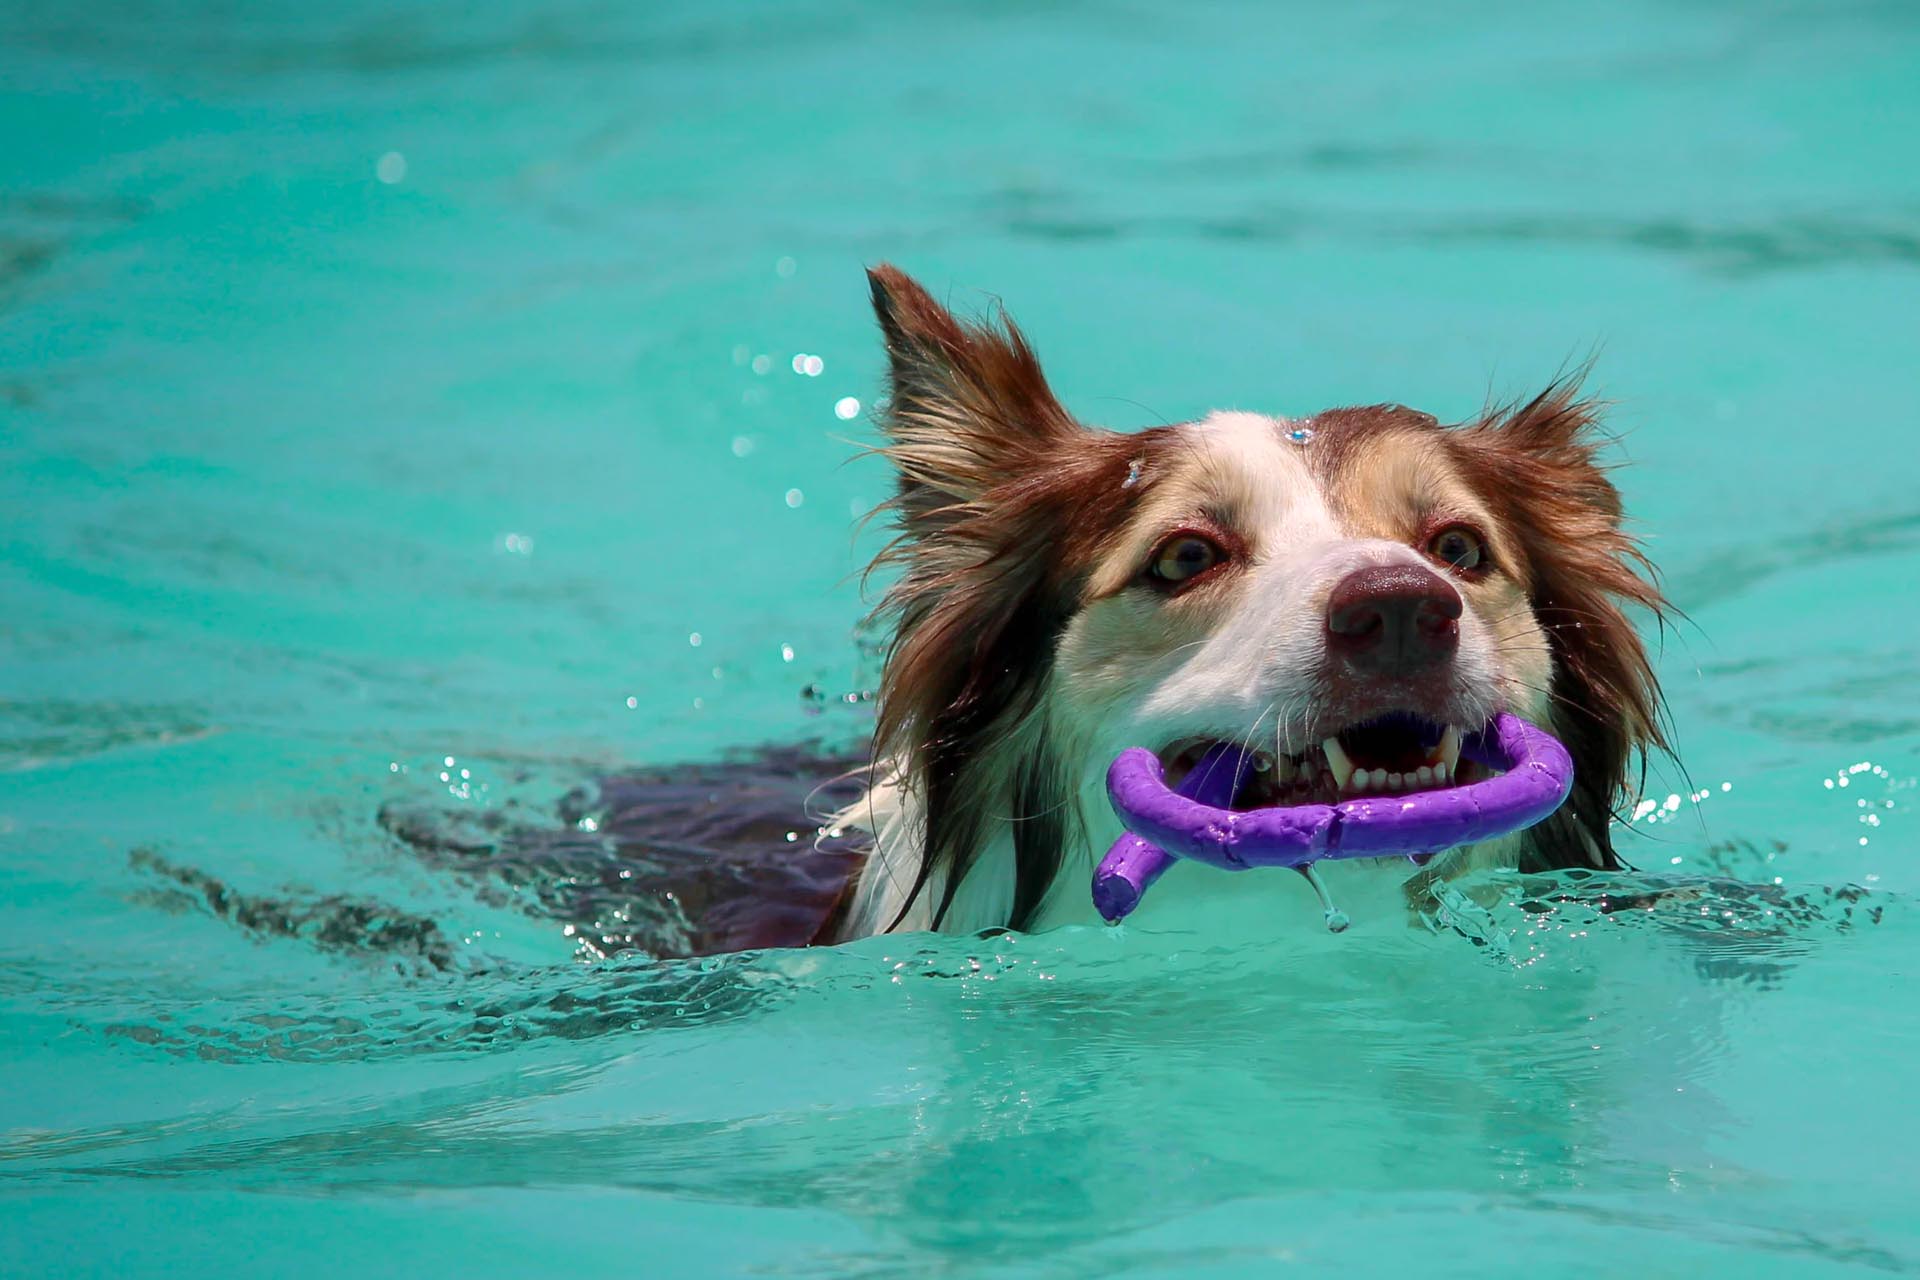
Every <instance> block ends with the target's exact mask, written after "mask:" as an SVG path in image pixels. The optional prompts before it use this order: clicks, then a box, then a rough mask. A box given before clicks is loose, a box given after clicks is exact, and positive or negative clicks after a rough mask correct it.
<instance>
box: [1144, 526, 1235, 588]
mask: <svg viewBox="0 0 1920 1280" xmlns="http://www.w3.org/2000/svg"><path fill="white" fill-rule="evenodd" d="M1226 558H1227V553H1226V552H1224V551H1222V550H1221V549H1220V548H1219V546H1218V545H1217V544H1215V543H1213V542H1211V541H1209V540H1208V539H1206V538H1203V537H1201V536H1200V535H1199V534H1197V533H1182V534H1176V535H1175V536H1173V537H1171V538H1168V539H1167V540H1166V541H1165V542H1163V543H1161V544H1160V549H1159V550H1157V551H1155V552H1154V553H1153V562H1152V563H1151V564H1149V565H1148V566H1147V576H1148V577H1150V578H1152V579H1154V580H1155V581H1156V582H1165V583H1180V582H1188V581H1191V580H1192V579H1194V578H1197V577H1199V576H1200V575H1201V574H1203V573H1205V572H1206V571H1207V570H1209V569H1211V568H1213V567H1214V566H1215V565H1218V564H1221V563H1223V562H1224V561H1225V560H1226Z"/></svg>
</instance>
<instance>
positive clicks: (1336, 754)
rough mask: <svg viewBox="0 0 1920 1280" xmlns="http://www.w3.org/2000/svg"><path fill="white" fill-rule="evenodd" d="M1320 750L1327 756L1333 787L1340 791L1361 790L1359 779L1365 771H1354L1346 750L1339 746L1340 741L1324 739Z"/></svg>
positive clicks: (1361, 785)
mask: <svg viewBox="0 0 1920 1280" xmlns="http://www.w3.org/2000/svg"><path fill="white" fill-rule="evenodd" d="M1320 750H1322V751H1324V752H1325V753H1326V755H1327V768H1328V769H1330V770H1331V771H1332V772H1333V785H1334V786H1336V787H1338V788H1339V789H1340V790H1342V791H1348V790H1353V791H1358V790H1361V789H1362V787H1363V784H1362V783H1361V782H1360V777H1361V776H1362V775H1364V774H1365V773H1366V770H1364V769H1358V770H1356V769H1355V768H1354V767H1353V760H1352V759H1351V758H1350V757H1349V756H1348V755H1347V751H1346V748H1345V747H1342V746H1341V745H1340V739H1338V738H1328V739H1326V740H1325V741H1324V742H1322V743H1321V744H1320Z"/></svg>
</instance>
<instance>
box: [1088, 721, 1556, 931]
mask: <svg viewBox="0 0 1920 1280" xmlns="http://www.w3.org/2000/svg"><path fill="white" fill-rule="evenodd" d="M1461 754H1462V755H1464V756H1465V757H1467V758H1468V759H1471V760H1473V761H1475V762H1477V763H1479V764H1481V765H1484V766H1486V767H1487V768H1490V769H1497V770H1500V773H1499V775H1498V776H1497V777H1492V778H1488V779H1486V780H1484V781H1481V782H1473V783H1467V784H1465V785H1462V786H1456V787H1445V788H1441V789H1439V790H1434V791H1417V792H1412V793H1409V794H1406V795H1391V796H1362V797H1360V798H1358V799H1354V800H1345V801H1342V802H1341V803H1339V804H1331V805H1329V804H1303V805H1281V806H1275V807H1272V808H1264V809H1229V808H1227V807H1226V806H1227V804H1228V803H1229V802H1230V801H1231V800H1232V798H1233V795H1234V793H1235V792H1236V791H1237V790H1238V789H1239V784H1240V780H1241V779H1242V778H1243V777H1244V776H1245V774H1246V771H1247V770H1248V768H1249V767H1250V766H1249V762H1248V758H1247V753H1245V752H1243V751H1241V750H1240V749H1239V748H1236V747H1232V746H1229V745H1227V744H1225V743H1221V744H1218V745H1216V746H1214V747H1211V748H1209V749H1208V751H1207V753H1206V754H1205V755H1203V756H1202V757H1201V758H1200V760H1199V761H1198V762H1197V763H1196V764H1195V765H1194V767H1193V769H1192V771H1191V772H1189V773H1188V774H1187V776H1186V777H1185V778H1184V779H1182V780H1181V783H1180V786H1179V787H1178V788H1177V789H1169V788H1168V787H1167V783H1166V776H1165V771H1164V769H1163V768H1162V767H1161V764H1160V761H1159V758H1158V757H1156V756H1155V755H1154V754H1153V753H1152V752H1151V751H1147V750H1145V749H1143V748H1140V747H1133V748H1130V749H1128V750H1126V751H1123V752H1121V753H1120V757H1119V758H1118V759H1117V760H1115V761H1114V762H1113V767H1112V768H1110V769H1108V770H1107V795H1108V798H1109V799H1111V800H1112V802H1113V810H1114V812H1115V813H1117V814H1119V815H1120V821H1121V822H1123V823H1125V824H1126V827H1127V834H1126V835H1123V836H1121V837H1120V838H1119V839H1118V840H1116V841H1115V842H1114V845H1113V848H1112V849H1111V850H1109V851H1108V852H1107V856H1106V857H1105V858H1103V859H1101V861H1100V865H1099V867H1098V868H1097V869H1096V870H1095V871H1094V873H1093V905H1094V906H1095V907H1096V908H1097V909H1098V910H1099V912H1100V914H1101V915H1102V916H1103V917H1104V918H1105V919H1106V920H1107V921H1108V922H1110V923H1111V922H1116V921H1119V920H1120V919H1122V918H1124V917H1125V916H1126V915H1127V914H1128V913H1129V912H1131V911H1132V910H1133V909H1134V908H1135V907H1137V906H1139V905H1140V899H1141V898H1143V897H1145V896H1146V892H1147V890H1148V888H1150V887H1151V886H1152V884H1153V882H1154V881H1155V880H1157V879H1159V878H1160V875H1161V873H1162V872H1164V871H1165V870H1166V869H1167V868H1168V867H1169V866H1172V865H1173V860H1174V859H1175V858H1193V859H1196V860H1198V861H1200V862H1205V863H1208V864H1210V865H1212V866H1216V867H1224V868H1226V869H1227V870H1229V871H1245V870H1247V869H1248V868H1249V867H1297V868H1301V869H1303V870H1304V869H1306V868H1308V867H1309V866H1311V864H1313V863H1314V862H1317V861H1319V860H1320V859H1322V858H1379V857H1386V856H1389V855H1392V854H1406V855H1409V856H1411V855H1417V854H1423V853H1438V852H1440V851H1441V850H1442V849H1451V848H1453V847H1454V846H1455V845H1462V844H1472V843H1474V842H1476V841H1480V840H1490V839H1493V838H1494V837H1496V836H1504V835H1509V834H1511V833H1513V832H1515V831H1521V830H1524V829H1526V828H1527V827H1530V826H1532V825H1533V824H1534V823H1536V822H1539V821H1541V820H1542V819H1543V818H1545V817H1547V816H1548V815H1549V814H1551V813H1552V812H1553V811H1554V810H1555V809H1558V808H1559V807H1560V805H1561V802H1563V801H1564V800H1565V799H1566V798H1567V792H1568V791H1569V790H1570V789H1571V788H1572V786H1573V761H1572V759H1571V758H1569V757H1568V755H1567V749H1566V748H1565V747H1563V746H1561V745H1560V742H1559V740H1558V739H1556V738H1555V737H1553V736H1552V735H1551V734H1549V733H1547V732H1545V731H1544V730H1542V729H1539V728H1536V727H1535V726H1533V725H1531V724H1528V723H1527V722H1526V721H1525V720H1522V719H1520V718H1519V717H1518V716H1513V715H1506V714H1501V715H1498V716H1495V717H1494V719H1493V723H1492V725H1491V726H1490V727H1489V729H1488V730H1487V731H1484V732H1481V733H1476V734H1471V735H1469V736H1468V737H1467V738H1466V739H1465V740H1464V741H1463V742H1462V743H1461Z"/></svg>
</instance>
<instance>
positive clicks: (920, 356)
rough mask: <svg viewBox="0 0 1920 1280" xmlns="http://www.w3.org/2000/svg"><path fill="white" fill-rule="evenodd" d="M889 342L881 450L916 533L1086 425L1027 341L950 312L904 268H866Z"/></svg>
mask: <svg viewBox="0 0 1920 1280" xmlns="http://www.w3.org/2000/svg"><path fill="white" fill-rule="evenodd" d="M867 280H868V283H869V284H870V285H871V286H872V289H873V310H874V314H875V316H877V317H878V318H879V321H880V330H881V333H882V334H883V335H884V337H885V339H886V347H887V361H888V367H889V382H890V390H891V394H890V396H889V398H888V404H887V408H886V413H885V415H884V417H883V428H884V430H885V431H886V433H887V437H888V442H887V444H886V445H885V446H884V447H883V448H882V449H881V450H880V452H881V453H883V454H884V455H885V456H886V457H887V458H889V459H890V460H891V461H892V462H893V464H894V466H895V468H896V469H897V470H898V472H899V475H900V491H899V495H898V497H897V499H896V501H895V503H894V506H895V507H896V508H897V509H898V510H899V512H900V514H901V519H902V523H903V524H904V526H905V529H906V532H907V533H908V534H909V535H910V536H916V537H918V536H927V535H930V534H933V533H937V532H939V531H940V530H941V529H943V528H945V527H947V526H949V525H950V524H951V523H952V522H953V519H954V517H955V516H956V515H957V514H958V513H959V510H960V508H962V507H964V506H965V505H966V504H969V503H975V502H978V501H979V500H980V499H982V498H983V497H985V496H986V495H987V494H988V493H990V492H992V491H993V490H994V489H996V488H999V487H1000V486H1002V485H1005V484H1008V483H1011V482H1017V481H1018V480H1019V479H1021V478H1022V477H1023V476H1025V475H1028V474H1031V473H1032V472H1033V471H1034V470H1035V469H1036V468H1039V467H1043V466H1045V465H1046V464H1047V463H1048V462H1049V461H1050V460H1051V458H1052V457H1054V456H1055V455H1057V453H1058V452H1059V451H1060V449H1061V447H1062V446H1063V445H1070V444H1072V443H1073V442H1075V441H1076V440H1077V439H1078V438H1080V437H1082V436H1084V435H1085V434H1086V432H1085V430H1084V429H1083V428H1082V427H1081V426H1080V425H1079V424H1077V423H1076V422H1074V420H1073V418H1072V417H1071V416H1069V415H1068V413H1067V411H1066V410H1065V409H1063V408H1061V407H1060V403H1059V401H1057V400H1055V399H1054V397H1053V392H1052V391H1051V390H1050V389H1049V388H1048V386H1047V380H1046V378H1045V377H1044V376H1043V375H1042V374H1041V372H1040V362H1039V360H1037V359H1036V358H1035V357H1034V354H1033V350H1032V348H1030V347H1029V346H1028V345H1027V341H1026V338H1025V337H1023V336H1022V335H1021V333H1020V330H1019V329H1018V328H1017V327H1015V326H1014V324H1013V322H1012V321H1010V320H1008V319H1007V318H1006V317H1005V316H1004V314H1003V315H1002V316H1001V317H1000V323H999V325H998V326H995V325H992V324H969V323H966V322H963V321H960V320H957V319H955V318H954V316H953V314H952V313H951V312H950V311H948V310H947V309H946V308H945V307H943V306H941V305H940V304H939V303H938V302H935V301H934V300H933V298H932V296H931V295H929V294H928V293H927V291H926V290H925V289H923V288H921V287H920V285H919V284H918V283H917V282H916V281H914V280H913V279H912V278H911V277H910V276H908V275H907V274H906V273H905V272H903V271H901V270H900V269H899V268H897V267H893V266H890V265H886V264H882V265H881V266H878V267H875V268H874V269H872V270H870V271H868V272H867Z"/></svg>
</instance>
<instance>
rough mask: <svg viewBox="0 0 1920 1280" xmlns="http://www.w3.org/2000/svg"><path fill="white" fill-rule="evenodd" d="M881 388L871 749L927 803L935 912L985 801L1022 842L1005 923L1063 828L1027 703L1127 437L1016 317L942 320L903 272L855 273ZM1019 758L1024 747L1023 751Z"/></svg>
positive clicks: (1107, 520)
mask: <svg viewBox="0 0 1920 1280" xmlns="http://www.w3.org/2000/svg"><path fill="white" fill-rule="evenodd" d="M868 275H869V279H870V281H871V283H872V286H873V304H874V311H875V314H876V315H877V316H878V318H879V321H880V328H881V331H882V333H883V335H884V336H885V339H886V347H887V357H888V361H889V364H890V368H891V381H892V396H891V398H890V400H889V402H888V404H887V407H886V411H885V414H884V418H883V422H884V426H885V430H886V432H887V435H888V437H889V442H888V443H887V444H886V445H885V446H884V447H883V448H882V450H881V452H882V453H884V454H885V455H886V456H887V457H888V458H889V459H891V460H892V462H893V463H894V465H895V467H896V468H898V470H899V473H900V491H899V493H898V494H897V495H896V496H895V497H894V498H893V500H892V501H891V502H890V503H889V504H888V506H890V507H891V508H892V509H893V510H894V511H895V512H896V513H897V515H898V517H899V520H900V524H901V530H902V531H901V535H900V537H899V538H898V539H896V540H895V541H894V543H893V544H892V545H891V546H889V547H888V548H887V550H886V551H884V552H882V553H881V555H880V557H879V558H878V559H876V561H875V567H879V566H881V565H895V566H898V567H899V568H900V569H901V571H902V572H901V576H900V578H899V579H898V581H897V582H896V583H895V584H894V585H893V587H892V588H891V589H890V590H889V591H888V592H887V595H886V597H885V599H884V600H883V601H882V603H881V607H880V613H881V614H882V615H884V616H888V617H890V618H891V619H892V620H893V622H894V626H895V631H894V640H893V645H892V648H891V649H890V651H889V653H888V656H887V663H886V670H885V674H884V676H883V677H882V681H881V690H880V716H879V723H878V726H877V728H876V730H875V736H874V746H875V759H876V760H892V761H895V762H897V763H898V767H900V768H901V769H902V770H903V771H904V773H905V775H906V776H905V777H904V778H903V779H902V781H904V782H905V783H906V784H907V785H908V786H909V787H910V788H912V789H913V790H914V791H916V792H917V793H918V794H919V795H920V796H921V797H922V800H923V803H924V806H925V808H924V818H923V821H924V831H923V834H922V839H923V842H924V845H925V849H926V856H925V857H924V858H923V859H922V860H921V864H920V872H919V880H918V882H917V883H916V884H915V886H914V893H913V895H912V896H917V895H918V894H919V893H920V892H921V891H922V890H923V889H924V888H925V886H926V885H927V883H928V881H929V878H930V877H931V875H932V874H933V873H934V872H935V871H936V870H938V871H941V872H943V873H944V877H945V888H944V891H943V894H942V901H941V903H940V906H939V908H938V910H937V911H936V913H935V923H936V924H937V923H938V922H939V919H940V917H941V916H944V914H945V912H946V909H947V907H948V905H949V904H950V903H951V901H952V898H953V894H954V892H955V890H956V889H957V888H958V886H959V884H960V881H961V879H962V878H963V877H964V876H965V874H966V871H967V869H968V868H969V866H970V865H971V863H972V861H973V858H974V857H975V855H976V854H977V852H978V850H979V847H980V845H981V843H982V842H983V839H984V836H985V834H986V831H985V826H986V823H987V822H988V821H990V820H991V819H992V818H994V817H996V816H997V817H999V818H1001V819H1002V820H1004V821H1007V822H1010V823H1012V824H1013V832H1014V838H1015V841H1016V845H1017V847H1018V849H1019V852H1020V857H1019V863H1020V868H1021V870H1020V873H1019V888H1018V891H1017V892H1016V895H1015V904H1014V913H1013V915H1014V918H1013V920H1012V921H1011V922H1010V923H1011V924H1012V926H1013V927H1015V928H1018V927H1020V926H1021V924H1022V923H1023V922H1024V921H1025V919H1026V918H1027V917H1028V916H1030V915H1031V914H1032V912H1033V910H1034V909H1035V908H1037V907H1038V905H1039V902H1040V896H1041V895H1042V894H1043V893H1044V891H1045V889H1046V887H1047V885H1048V884H1050V883H1051V882H1052V878H1053V877H1052V871H1053V869H1054V868H1057V866H1058V865H1059V858H1060V850H1061V848H1063V847H1064V846H1065V845H1066V844H1067V843H1068V842H1069V838H1070V836H1071V834H1072V833H1070V832H1069V831H1067V830H1066V829H1065V828H1064V827H1063V825H1062V823H1063V821H1064V818H1065V815H1066V814H1067V812H1068V809H1069V806H1067V805H1065V804H1063V803H1061V792H1062V789H1063V788H1064V787H1066V786H1067V785H1069V784H1068V782H1067V780H1066V779H1063V778H1059V777H1055V776H1051V774H1052V771H1051V770H1049V769H1047V768H1046V767H1045V766H1044V765H1043V764H1042V763H1041V762H1042V761H1044V760H1045V759H1046V758H1047V756H1048V753H1046V752H1045V751H1043V750H1040V749H1038V748H1039V745H1040V744H1039V743H1038V742H1037V741H1036V737H1037V735H1039V734H1040V733H1041V732H1042V727H1041V726H1040V725H1039V724H1038V723H1037V722H1036V721H1037V718H1035V717H1030V716H1029V713H1030V712H1031V711H1032V710H1033V709H1034V707H1035V706H1036V704H1037V701H1038V699H1039V697H1040V695H1041V693H1042V691H1043V690H1044V688H1045V684H1046V679H1047V676H1048V674H1049V667H1050V662H1051V655H1052V653H1053V648H1054V642H1055V640H1056V638H1057V636H1058V634H1059V631H1060V628H1061V627H1062V626H1063V625H1064V624H1065V622H1066V620H1067V618H1068V617H1069V616H1070V615H1071V613H1072V611H1073V610H1074V609H1075V608H1076V607H1077V605H1078V602H1079V597H1080V591H1081V586H1082V583H1083V581H1084V578H1085V574H1086V571H1087V566H1088V565H1089V564H1090V563H1091V562H1092V560H1093V558H1094V556H1095V553H1096V551H1097V549H1098V547H1099V545H1100V543H1101V542H1102V540H1103V539H1105V538H1106V537H1108V536H1110V535H1111V533H1112V531H1113V530H1114V529H1116V528H1117V527H1118V526H1119V525H1120V524H1121V523H1122V522H1123V521H1124V519H1125V510H1126V504H1124V503H1116V502H1115V501H1114V500H1113V495H1114V494H1115V493H1118V492H1120V489H1121V481H1122V480H1123V479H1124V477H1125V476H1126V473H1127V468H1128V462H1129V459H1130V458H1131V457H1133V456H1134V455H1135V453H1137V452H1138V450H1139V448H1140V442H1139V441H1138V440H1137V439H1134V438H1130V437H1126V436H1121V435H1118V434H1116V433H1114V432H1108V431H1094V430H1089V429H1088V428H1085V427H1082V426H1081V425H1080V424H1079V423H1077V422H1075V421H1074V420H1073V419H1072V418H1071V417H1070V416H1069V415H1068V414H1067V412H1066V410H1064V409H1062V408H1061V407H1060V404H1059V402H1058V401H1056V400H1055V399H1054V397H1053V393H1052V391H1051V390H1049V389H1048V387H1047V384H1046V380H1045V378H1044V377H1042V375H1041V373H1040V364H1039V361H1038V360H1036V359H1035V358H1034V355H1033V352H1032V350H1031V349H1030V348H1029V347H1028V346H1027V343H1026V340H1025V338H1024V337H1022V336H1021V333H1020V331H1019V330H1018V329H1017V328H1015V327H1014V326H1013V324H1012V323H1011V322H1006V321H1005V320H1004V318H1003V321H1002V327H1001V328H999V329H996V328H994V327H992V326H989V325H967V324H962V323H960V322H958V321H956V320H955V319H954V318H953V316H952V315H950V314H949V313H948V312H947V311H946V309H945V308H943V307H941V306H940V305H939V304H938V303H936V302H935V301H934V300H933V299H932V298H931V297H929V296H928V295H927V293H926V291H925V290H924V289H922V288H921V287H920V286H919V285H918V284H917V283H915V282H914V281H913V280H911V279H910V278H908V277H907V276H906V275H905V274H903V273H902V272H900V271H898V270H896V269H894V268H893V267H889V266H882V267H880V268H878V269H876V270H874V271H872V272H869V273H868ZM1023 762H1024V763H1023Z"/></svg>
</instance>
